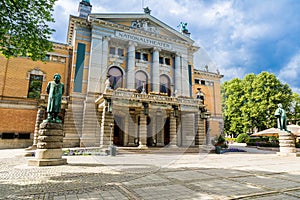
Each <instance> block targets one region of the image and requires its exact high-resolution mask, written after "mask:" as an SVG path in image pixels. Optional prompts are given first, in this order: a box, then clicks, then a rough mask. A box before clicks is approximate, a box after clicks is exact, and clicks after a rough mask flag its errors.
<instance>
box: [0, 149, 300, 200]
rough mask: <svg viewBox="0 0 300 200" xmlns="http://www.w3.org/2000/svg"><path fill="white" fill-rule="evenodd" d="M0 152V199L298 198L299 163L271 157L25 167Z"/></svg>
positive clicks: (90, 160)
mask: <svg viewBox="0 0 300 200" xmlns="http://www.w3.org/2000/svg"><path fill="white" fill-rule="evenodd" d="M23 152H24V150H21V149H18V150H0V199H59V200H61V199H70V200H73V199H94V200H96V199H117V200H122V199H124V200H125V199H134V200H136V199H151V200H152V199H155V200H156V199H200V200H201V199H222V200H223V199H259V200H261V199H263V200H266V199H270V200H271V199H272V200H274V199H278V200H279V199H300V158H299V157H280V156H277V155H276V154H274V153H268V154H266V152H263V151H256V152H255V153H249V152H240V153H225V154H220V155H218V154H196V153H194V154H162V153H161V154H132V153H128V154H126V153H123V154H119V155H117V156H115V157H110V156H69V157H66V158H67V159H68V165H64V166H51V167H30V166H27V162H28V159H32V158H27V157H24V156H22V154H23Z"/></svg>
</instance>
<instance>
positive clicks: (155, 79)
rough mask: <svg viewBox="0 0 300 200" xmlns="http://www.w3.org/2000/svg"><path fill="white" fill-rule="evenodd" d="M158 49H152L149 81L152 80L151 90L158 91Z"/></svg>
mask: <svg viewBox="0 0 300 200" xmlns="http://www.w3.org/2000/svg"><path fill="white" fill-rule="evenodd" d="M159 51H160V49H158V48H156V47H155V48H154V49H153V54H152V56H153V61H152V71H151V72H152V74H151V79H152V80H151V82H152V91H153V92H159V85H160V82H159Z"/></svg>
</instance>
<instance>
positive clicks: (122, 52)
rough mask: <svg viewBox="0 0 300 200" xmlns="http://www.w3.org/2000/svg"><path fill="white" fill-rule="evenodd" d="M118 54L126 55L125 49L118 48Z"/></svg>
mask: <svg viewBox="0 0 300 200" xmlns="http://www.w3.org/2000/svg"><path fill="white" fill-rule="evenodd" d="M118 56H122V57H123V56H124V49H118Z"/></svg>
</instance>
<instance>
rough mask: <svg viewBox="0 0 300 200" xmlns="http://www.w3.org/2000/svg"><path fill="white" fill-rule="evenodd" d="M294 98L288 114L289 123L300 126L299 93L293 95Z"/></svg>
mask: <svg viewBox="0 0 300 200" xmlns="http://www.w3.org/2000/svg"><path fill="white" fill-rule="evenodd" d="M292 98H293V99H292V102H291V104H290V109H289V112H288V113H287V117H288V121H289V122H291V123H293V124H297V125H300V96H299V94H298V93H293V97H292Z"/></svg>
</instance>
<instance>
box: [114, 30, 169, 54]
mask: <svg viewBox="0 0 300 200" xmlns="http://www.w3.org/2000/svg"><path fill="white" fill-rule="evenodd" d="M115 36H116V37H118V38H122V39H126V40H131V41H134V42H138V43H143V44H147V45H151V46H156V47H159V48H162V49H168V50H170V49H172V45H171V44H169V43H166V42H161V41H158V40H153V39H150V38H146V37H142V36H138V35H133V34H129V33H124V32H120V31H116V32H115Z"/></svg>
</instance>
